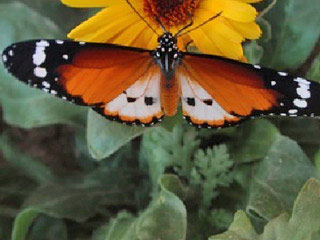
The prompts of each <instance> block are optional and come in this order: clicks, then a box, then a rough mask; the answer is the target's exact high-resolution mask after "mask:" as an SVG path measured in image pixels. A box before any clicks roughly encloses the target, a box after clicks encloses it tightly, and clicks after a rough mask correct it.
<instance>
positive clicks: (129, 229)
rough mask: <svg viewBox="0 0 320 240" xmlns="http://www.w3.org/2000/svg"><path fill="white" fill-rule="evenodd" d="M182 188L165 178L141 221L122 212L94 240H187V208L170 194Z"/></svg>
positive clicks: (169, 176)
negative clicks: (172, 190)
mask: <svg viewBox="0 0 320 240" xmlns="http://www.w3.org/2000/svg"><path fill="white" fill-rule="evenodd" d="M180 184H181V183H180V181H179V180H178V179H177V178H176V177H174V176H173V175H164V176H163V177H162V178H161V180H160V188H161V191H160V193H158V195H157V196H155V198H154V199H153V201H152V202H151V203H150V205H149V206H148V207H147V208H146V210H144V211H143V212H142V213H141V214H140V216H139V217H133V215H131V214H129V213H126V212H120V213H118V215H117V217H116V218H114V219H111V221H110V222H109V223H108V225H105V226H102V227H101V228H100V229H99V230H98V231H97V232H95V234H94V238H93V240H113V239H117V240H152V239H165V240H184V239H185V238H186V229H187V213H186V208H185V206H184V204H183V202H182V201H181V200H180V199H179V198H178V197H177V196H176V195H175V194H173V193H172V192H170V191H169V190H168V189H174V190H177V189H179V188H180ZM177 186H178V187H177ZM167 187H168V188H167ZM178 192H180V191H178Z"/></svg>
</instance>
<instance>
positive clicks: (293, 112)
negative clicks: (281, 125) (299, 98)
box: [288, 109, 298, 114]
mask: <svg viewBox="0 0 320 240" xmlns="http://www.w3.org/2000/svg"><path fill="white" fill-rule="evenodd" d="M297 112H298V110H297V109H290V110H289V111H288V113H289V114H296V113H297Z"/></svg>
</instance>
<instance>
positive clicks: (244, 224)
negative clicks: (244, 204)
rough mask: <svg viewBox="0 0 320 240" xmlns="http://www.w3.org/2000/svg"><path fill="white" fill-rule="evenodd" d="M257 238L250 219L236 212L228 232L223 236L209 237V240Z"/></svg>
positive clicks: (251, 239)
mask: <svg viewBox="0 0 320 240" xmlns="http://www.w3.org/2000/svg"><path fill="white" fill-rule="evenodd" d="M257 238H258V235H257V233H256V232H255V230H254V228H253V226H252V224H251V222H250V219H249V218H248V217H247V216H246V214H245V213H244V212H243V211H238V212H236V214H235V216H234V220H233V223H232V224H231V225H230V227H229V230H228V231H227V232H225V233H223V234H219V235H216V236H211V237H210V238H209V240H256V239H257Z"/></svg>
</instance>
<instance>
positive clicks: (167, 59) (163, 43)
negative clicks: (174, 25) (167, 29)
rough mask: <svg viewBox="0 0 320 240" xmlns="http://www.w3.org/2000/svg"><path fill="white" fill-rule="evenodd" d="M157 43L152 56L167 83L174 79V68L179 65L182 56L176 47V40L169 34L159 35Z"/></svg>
mask: <svg viewBox="0 0 320 240" xmlns="http://www.w3.org/2000/svg"><path fill="white" fill-rule="evenodd" d="M158 43H159V45H158V47H157V48H156V49H155V50H153V51H152V56H153V58H154V60H155V62H156V63H157V64H158V65H159V66H160V68H161V71H162V73H163V74H164V77H165V79H166V80H167V81H168V83H169V82H170V81H171V80H172V79H173V77H174V72H175V68H176V67H177V66H178V65H179V64H180V63H181V59H182V54H181V52H180V51H179V49H178V47H177V45H176V43H177V39H176V38H175V37H174V36H172V34H171V33H164V34H163V35H161V36H160V37H159V38H158Z"/></svg>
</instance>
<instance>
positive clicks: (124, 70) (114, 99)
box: [2, 40, 163, 126]
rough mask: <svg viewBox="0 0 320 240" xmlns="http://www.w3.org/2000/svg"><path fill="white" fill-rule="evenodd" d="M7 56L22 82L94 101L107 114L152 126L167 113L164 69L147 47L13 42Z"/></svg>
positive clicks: (81, 102) (63, 95)
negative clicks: (164, 109) (161, 89)
mask: <svg viewBox="0 0 320 240" xmlns="http://www.w3.org/2000/svg"><path fill="white" fill-rule="evenodd" d="M2 58H3V62H4V65H5V67H6V68H7V69H8V71H9V72H10V73H11V74H13V75H14V76H15V77H17V78H18V79H19V80H21V81H22V82H25V83H27V84H29V85H30V86H33V87H36V88H39V89H41V90H43V91H45V92H48V93H50V94H53V95H55V96H58V97H60V98H62V99H65V100H69V101H71V102H74V103H76V104H78V105H88V106H91V107H93V109H94V110H96V111H97V112H99V113H100V114H102V115H103V116H105V117H107V118H108V119H111V120H118V121H121V122H123V123H128V124H138V125H139V124H142V125H147V126H148V125H152V124H154V123H155V122H157V121H158V120H159V119H161V118H162V116H163V113H162V110H161V106H160V104H159V102H160V99H159V98H160V96H159V95H160V94H159V91H158V90H159V79H160V77H159V74H160V71H159V68H158V67H157V66H156V65H155V64H154V63H153V59H152V57H151V56H150V52H149V51H147V50H142V49H136V48H127V47H121V46H117V45H109V44H95V43H84V42H73V41H62V40H34V41H29V42H22V43H16V44H14V45H12V46H10V47H8V48H7V49H5V51H4V52H3V55H2ZM151 86H152V87H151Z"/></svg>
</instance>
